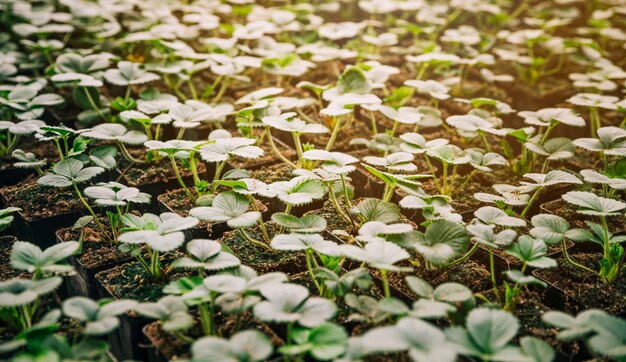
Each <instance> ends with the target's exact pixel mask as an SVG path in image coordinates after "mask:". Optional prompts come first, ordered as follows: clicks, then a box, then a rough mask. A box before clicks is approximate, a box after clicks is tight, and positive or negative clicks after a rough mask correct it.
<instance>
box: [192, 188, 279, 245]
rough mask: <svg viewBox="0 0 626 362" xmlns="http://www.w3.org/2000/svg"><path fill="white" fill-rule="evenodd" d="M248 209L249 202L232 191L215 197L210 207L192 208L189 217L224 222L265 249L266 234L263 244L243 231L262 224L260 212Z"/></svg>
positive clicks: (267, 241)
mask: <svg viewBox="0 0 626 362" xmlns="http://www.w3.org/2000/svg"><path fill="white" fill-rule="evenodd" d="M249 208H250V200H249V199H248V198H246V197H245V196H244V195H241V194H238V193H236V192H234V191H226V192H222V193H220V194H218V195H217V196H215V198H214V199H213V202H212V204H211V206H203V207H196V208H193V209H191V210H190V211H189V215H191V216H194V217H197V218H198V219H200V220H202V221H210V222H226V224H227V225H228V226H229V227H231V228H233V229H237V230H239V232H240V233H241V234H242V236H243V237H244V238H245V239H246V240H248V241H250V242H252V243H253V244H255V245H258V246H261V247H263V248H266V249H267V248H268V246H267V244H266V243H269V237H267V234H266V232H264V236H265V237H266V239H267V240H266V243H263V242H260V241H257V240H255V239H254V238H252V237H251V236H250V235H249V234H248V233H246V231H245V230H244V229H245V228H250V227H252V226H254V225H256V224H257V223H259V224H262V221H261V212H259V211H258V210H255V211H248V210H249ZM263 228H264V227H263Z"/></svg>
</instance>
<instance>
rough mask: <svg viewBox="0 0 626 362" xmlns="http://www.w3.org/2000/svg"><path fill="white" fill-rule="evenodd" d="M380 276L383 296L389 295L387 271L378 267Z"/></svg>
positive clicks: (387, 296)
mask: <svg viewBox="0 0 626 362" xmlns="http://www.w3.org/2000/svg"><path fill="white" fill-rule="evenodd" d="M380 277H381V279H382V280H383V290H384V291H385V298H389V297H391V292H390V291H389V280H388V279H387V271H386V270H384V269H380Z"/></svg>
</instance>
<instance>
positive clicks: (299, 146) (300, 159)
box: [293, 132, 304, 167]
mask: <svg viewBox="0 0 626 362" xmlns="http://www.w3.org/2000/svg"><path fill="white" fill-rule="evenodd" d="M293 142H294V144H295V146H296V153H297V154H298V164H297V166H298V167H302V165H303V164H304V158H303V157H302V153H303V151H302V142H300V134H299V133H298V132H294V133H293Z"/></svg>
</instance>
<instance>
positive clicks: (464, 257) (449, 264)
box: [444, 243, 480, 269]
mask: <svg viewBox="0 0 626 362" xmlns="http://www.w3.org/2000/svg"><path fill="white" fill-rule="evenodd" d="M479 245H480V244H479V243H474V246H472V248H471V249H470V250H468V251H467V253H465V254H464V255H463V256H462V257H460V258H458V259H456V260H454V261H452V262H450V263H448V264H446V266H445V267H444V269H448V268H450V267H451V266H454V265H457V264H461V263H463V262H464V261H466V260H467V259H469V258H471V257H472V255H474V253H475V252H476V250H478V246H479Z"/></svg>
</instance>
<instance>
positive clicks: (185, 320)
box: [135, 295, 194, 343]
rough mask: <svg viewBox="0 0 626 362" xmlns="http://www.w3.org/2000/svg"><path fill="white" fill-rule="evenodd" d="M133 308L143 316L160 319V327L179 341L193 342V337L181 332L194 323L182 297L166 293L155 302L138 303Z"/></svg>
mask: <svg viewBox="0 0 626 362" xmlns="http://www.w3.org/2000/svg"><path fill="white" fill-rule="evenodd" d="M135 310H136V311H137V313H139V314H140V315H141V316H143V317H146V318H150V319H156V320H158V321H160V322H161V328H162V329H163V330H164V331H165V332H167V333H171V334H173V335H174V336H175V337H176V338H178V340H180V341H181V342H183V343H193V339H192V338H191V337H188V336H187V335H185V334H184V333H183V332H184V331H186V330H188V329H189V328H191V327H192V326H193V325H194V318H193V317H192V315H191V314H190V313H189V307H188V306H187V303H185V301H184V300H183V298H181V297H179V296H175V295H167V296H165V297H163V298H161V299H159V300H158V301H156V302H147V303H141V304H138V306H137V308H136V309H135Z"/></svg>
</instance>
